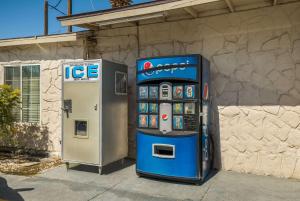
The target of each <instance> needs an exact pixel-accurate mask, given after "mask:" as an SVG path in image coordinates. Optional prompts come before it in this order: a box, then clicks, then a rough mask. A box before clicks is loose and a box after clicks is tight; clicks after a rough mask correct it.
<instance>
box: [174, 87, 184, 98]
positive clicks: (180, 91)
mask: <svg viewBox="0 0 300 201" xmlns="http://www.w3.org/2000/svg"><path fill="white" fill-rule="evenodd" d="M173 98H177V99H181V98H183V86H182V85H178V86H173Z"/></svg>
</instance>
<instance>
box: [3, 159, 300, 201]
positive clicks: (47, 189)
mask: <svg viewBox="0 0 300 201" xmlns="http://www.w3.org/2000/svg"><path fill="white" fill-rule="evenodd" d="M80 168H82V167H77V168H73V169H71V170H69V171H66V168H65V166H61V167H57V168H54V169H51V170H48V171H46V172H44V173H42V174H39V175H36V176H33V177H23V176H13V175H4V174H1V173H0V200H1V201H2V200H16V201H19V200H30V201H35V200H38V201H48V200H72V201H76V200H80V201H84V200H109V201H113V200H122V201H123V200H147V201H150V200H155V201H157V200H203V201H204V200H205V201H208V200H209V201H222V200H226V201H227V200H229V201H283V200H289V201H296V200H299V201H300V181H297V180H289V179H278V178H273V177H265V176H255V175H247V174H239V173H234V172H226V171H221V172H218V173H216V174H215V175H213V176H212V177H211V178H210V179H209V180H208V181H207V182H206V183H204V184H202V185H201V186H196V185H191V184H182V183H176V182H167V181H159V180H154V179H147V178H139V177H137V176H136V174H135V166H134V165H133V164H129V165H128V166H127V167H125V168H123V169H119V170H115V171H113V172H111V173H108V172H107V173H104V175H101V176H100V175H98V174H97V172H96V171H97V170H96V169H93V168H91V167H89V168H88V167H83V168H84V169H85V170H86V171H82V170H80Z"/></svg>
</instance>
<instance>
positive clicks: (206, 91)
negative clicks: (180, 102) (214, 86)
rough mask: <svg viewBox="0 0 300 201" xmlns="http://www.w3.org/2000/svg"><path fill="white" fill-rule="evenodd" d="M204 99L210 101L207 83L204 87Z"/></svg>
mask: <svg viewBox="0 0 300 201" xmlns="http://www.w3.org/2000/svg"><path fill="white" fill-rule="evenodd" d="M203 99H204V100H208V84H207V83H205V84H204V87H203Z"/></svg>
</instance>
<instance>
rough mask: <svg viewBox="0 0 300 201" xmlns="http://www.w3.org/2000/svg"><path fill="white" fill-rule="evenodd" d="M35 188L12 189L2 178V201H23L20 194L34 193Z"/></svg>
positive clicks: (0, 184) (0, 179)
mask: <svg viewBox="0 0 300 201" xmlns="http://www.w3.org/2000/svg"><path fill="white" fill-rule="evenodd" d="M32 190H34V188H21V189H12V188H10V187H9V186H8V184H7V181H6V180H5V179H4V178H3V177H0V200H13V201H22V200H24V199H23V198H22V196H21V195H20V194H19V193H18V192H21V191H32Z"/></svg>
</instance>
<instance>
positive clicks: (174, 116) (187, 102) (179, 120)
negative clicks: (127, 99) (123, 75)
mask: <svg viewBox="0 0 300 201" xmlns="http://www.w3.org/2000/svg"><path fill="white" fill-rule="evenodd" d="M137 90H138V91H137V95H138V127H139V128H143V129H145V128H148V129H160V125H159V124H160V123H161V124H163V123H164V121H166V122H167V120H168V119H169V118H171V119H170V121H168V122H171V124H172V126H171V127H172V130H174V131H194V130H196V129H197V114H196V113H197V112H196V104H199V103H198V102H197V101H196V84H189V83H167V84H164V83H163V84H160V85H159V84H157V85H140V86H138V89H137ZM163 103H164V104H163ZM165 103H168V104H169V105H171V107H170V110H171V111H170V112H166V111H165V109H162V107H163V106H164V105H165ZM168 108H169V107H168ZM160 110H161V111H162V112H161V111H160ZM163 113H164V114H163ZM165 113H166V114H165ZM170 114H171V115H170ZM160 119H161V121H160ZM161 126H164V125H161Z"/></svg>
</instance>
